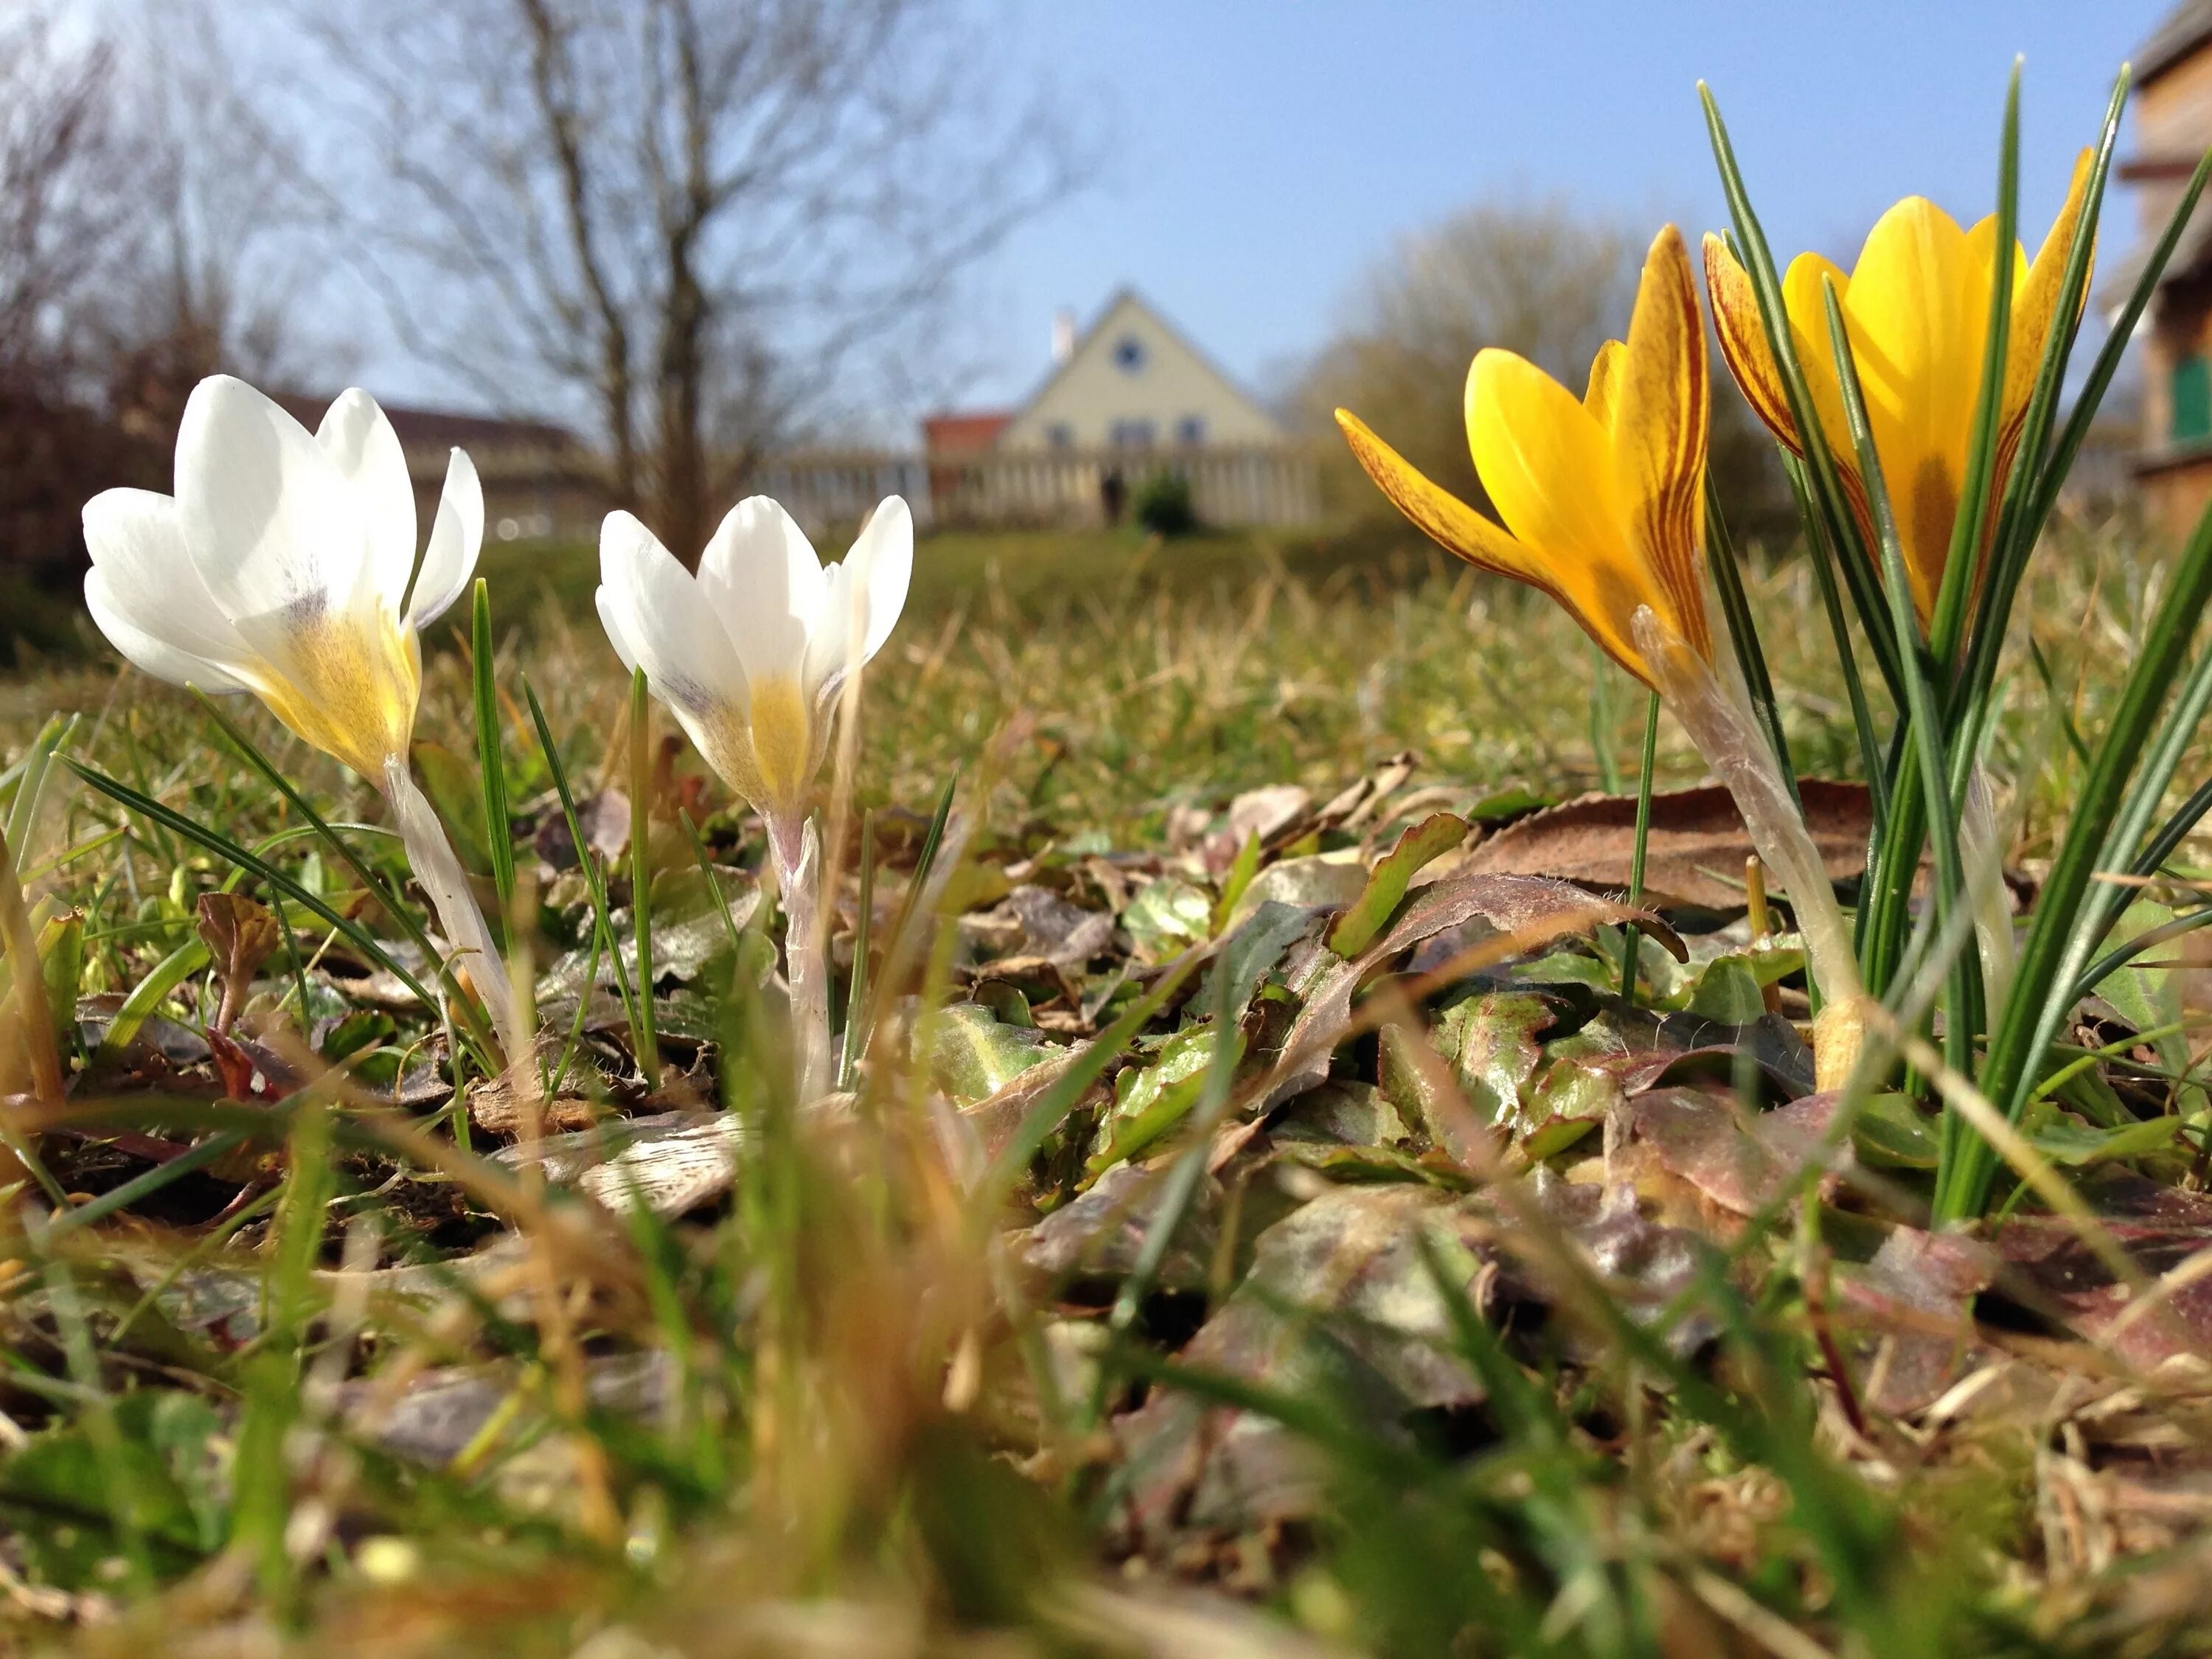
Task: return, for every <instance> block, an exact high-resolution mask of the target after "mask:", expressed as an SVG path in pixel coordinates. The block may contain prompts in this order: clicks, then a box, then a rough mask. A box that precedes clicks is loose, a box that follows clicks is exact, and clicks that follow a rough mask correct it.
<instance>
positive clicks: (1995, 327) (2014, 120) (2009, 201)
mask: <svg viewBox="0 0 2212 1659" xmlns="http://www.w3.org/2000/svg"><path fill="white" fill-rule="evenodd" d="M1997 157H1998V159H1997V212H1996V220H1997V223H1996V246H1997V257H1996V265H1997V268H1998V269H2001V270H2003V271H2004V273H2005V276H2006V278H2007V280H2005V281H2003V282H1992V283H1990V313H1989V324H1988V326H1987V327H1986V328H1985V329H1984V331H1983V335H1982V385H1981V390H1980V392H1978V395H1977V398H1976V401H1975V404H1974V423H1973V425H1972V428H1970V429H1969V435H1968V437H1967V441H1966V474H1965V477H1964V478H1963V479H1962V481H1961V483H1960V491H1959V507H1958V511H1957V513H1955V514H1954V516H1953V518H1952V520H1951V545H1950V548H1949V550H1948V552H1947V553H1946V554H1945V555H1944V559H1943V580H1942V583H1941V584H1940V585H1939V586H1938V587H1937V589H1936V613H1935V617H1934V618H1933V620H1932V622H1931V623H1930V625H1929V651H1930V653H1931V654H1932V655H1933V656H1934V657H1935V659H1936V665H1937V667H1938V668H1939V669H1940V670H1941V671H1942V674H1943V687H1944V696H1945V697H1946V699H1947V701H1948V697H1949V695H1950V675H1951V670H1952V665H1953V661H1954V659H1955V658H1956V657H1957V655H1958V653H1959V642H1960V638H1961V637H1962V636H1963V635H1964V633H1965V629H1966V609H1967V606H1968V605H1969V604H1970V603H1971V600H1972V593H1973V591H1974V586H1975V580H1974V578H1975V575H1976V573H1977V570H1978V567H1979V565H1980V563H1981V552H1982V538H1983V535H1984V532H1985V531H1986V530H1987V529H1988V526H1989V523H1990V495H1991V493H1992V485H1993V484H1994V483H1995V481H1996V465H1997V443H1998V439H1999V434H2000V428H2002V425H2003V423H2004V386H2005V367H2006V358H2007V356H2008V349H2009V347H2010V344H2011V340H2012V282H2011V280H2010V278H2011V276H2012V270H2013V262H2012V250H2013V248H2014V247H2015V246H2016V245H2017V243H2018V241H2019V238H2020V60H2019V59H2018V58H2015V59H2014V60H2013V65H2012V78H2011V80H2010V82H2009V83H2008V85H2007V87H2006V88H2005V112H2004V136H2003V138H2002V141H2001V142H2000V143H1999V145H1998V149H1997Z"/></svg>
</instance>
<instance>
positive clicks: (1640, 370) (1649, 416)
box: [1612, 225, 1712, 661]
mask: <svg viewBox="0 0 2212 1659" xmlns="http://www.w3.org/2000/svg"><path fill="white" fill-rule="evenodd" d="M1705 375H1706V369H1705V319H1703V318H1702V317H1701V316H1699V313H1698V285H1697V281H1696V279H1695V278H1694V277H1693V276H1692V275H1691V273H1690V256H1689V253H1688V252H1687V251H1686V249H1685V248H1684V247H1683V246H1682V234H1681V233H1680V231H1678V230H1676V229H1675V228H1674V226H1672V225H1668V226H1667V227H1666V228H1664V229H1662V231H1661V232H1660V233H1659V234H1658V237H1657V238H1656V240H1654V241H1653V242H1652V244H1651V250H1650V253H1649V254H1648V255H1647V256H1646V258H1645V259H1644V276H1643V279H1642V281H1641V282H1639V283H1638V284H1637V289H1636V311H1635V313H1634V316H1633V318H1632V320H1631V322H1630V324H1629V327H1628V343H1627V346H1626V349H1625V350H1623V351H1622V352H1621V353H1620V370H1619V378H1620V387H1619V391H1618V392H1617V394H1616V404H1615V412H1614V417H1613V433H1612V436H1613V477H1614V482H1615V483H1616V485H1617V487H1618V489H1619V490H1620V498H1621V501H1622V505H1623V506H1624V507H1625V508H1626V515H1627V524H1628V530H1629V538H1630V541H1631V543H1632V545H1633V546H1634V547H1635V549H1636V550H1637V551H1638V553H1640V554H1641V555H1642V562H1643V564H1644V568H1645V569H1646V571H1647V573H1648V574H1649V575H1650V578H1651V579H1652V580H1654V581H1656V584H1657V586H1658V589H1659V591H1660V592H1661V593H1662V594H1663V595H1664V596H1665V601H1666V602H1665V603H1664V604H1662V605H1656V606H1655V607H1654V608H1655V609H1656V610H1657V611H1659V613H1660V615H1661V616H1662V617H1665V618H1666V619H1667V621H1668V623H1670V624H1671V625H1672V626H1673V627H1674V629H1675V631H1676V632H1677V633H1679V634H1680V635H1682V637H1683V638H1684V639H1686V640H1687V641H1689V642H1690V644H1691V645H1692V647H1695V648H1696V650H1697V653H1698V654H1699V656H1701V657H1704V658H1705V659H1707V660H1708V661H1710V660H1711V658H1712V637H1711V633H1710V632H1709V631H1708V629H1707V626H1706V621H1705V590H1704V586H1703V582H1704V577H1703V573H1702V571H1701V569H1700V568H1699V562H1698V550H1699V547H1700V545H1701V544H1702V543H1703V540H1704V535H1705V428H1706V420H1707V413H1708V404H1709V402H1710V398H1711V388H1710V386H1708V384H1707V382H1706V378H1705Z"/></svg>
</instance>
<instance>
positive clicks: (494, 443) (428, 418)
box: [271, 392, 584, 454]
mask: <svg viewBox="0 0 2212 1659" xmlns="http://www.w3.org/2000/svg"><path fill="white" fill-rule="evenodd" d="M271 401H272V402H274V403H275V404H276V406H277V407H278V408H279V409H282V410H283V411H284V412H285V413H286V414H288V415H289V416H291V417H292V418H293V419H294V420H295V421H297V422H300V424H301V425H302V426H304V427H306V428H307V430H308V431H310V432H312V431H313V430H314V429H315V428H316V427H317V426H319V424H320V423H321V422H322V418H323V411H324V410H326V409H328V408H329V407H330V406H331V402H332V399H331V398H324V397H316V396H313V395H312V394H309V393H305V392H277V393H276V394H274V396H273V398H272V399H271ZM382 408H383V410H384V413H385V416H386V419H388V420H390V421H391V422H392V430H393V431H394V432H395V433H397V434H398V436H399V447H400V448H402V449H403V450H406V451H409V452H410V453H415V452H421V451H426V450H435V451H437V452H439V453H441V454H442V453H444V452H445V451H447V450H449V449H467V450H474V451H487V452H488V451H492V450H501V449H504V450H515V449H532V450H556V451H568V450H580V449H581V448H582V447H584V446H583V441H582V440H581V439H580V438H578V437H577V436H576V435H575V434H574V433H573V432H571V431H569V430H568V428H566V427H564V426H556V425H555V424H554V423H553V422H550V421H516V420H508V419H507V418H505V417H503V416H497V415H467V414H463V413H461V412H459V410H450V409H417V408H414V407H411V406H410V405H409V404H382Z"/></svg>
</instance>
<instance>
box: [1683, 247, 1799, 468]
mask: <svg viewBox="0 0 2212 1659" xmlns="http://www.w3.org/2000/svg"><path fill="white" fill-rule="evenodd" d="M1705 294H1706V296H1707V297H1708V298H1709V299H1710V300H1711V301H1712V307H1713V327H1714V330H1715V331H1716V332H1717V333H1718V334H1719V336H1720V340H1721V356H1723V358H1725V359H1726V360H1727V362H1728V366H1729V374H1732V375H1734V376H1735V383H1736V385H1737V386H1740V387H1741V389H1742V391H1743V397H1744V401H1745V402H1746V403H1747V404H1750V405H1751V412H1752V413H1753V414H1754V415H1756V416H1759V419H1760V420H1761V421H1763V422H1765V424H1766V429H1767V430H1768V431H1770V432H1771V433H1772V434H1773V435H1775V436H1776V437H1777V438H1778V439H1780V440H1781V441H1783V442H1784V444H1786V445H1788V446H1789V447H1790V449H1791V450H1792V451H1793V452H1795V453H1798V454H1802V453H1804V445H1803V444H1802V442H1801V441H1799V439H1798V436H1797V423H1796V422H1794V421H1792V420H1791V419H1790V394H1789V392H1787V391H1785V390H1784V386H1783V384H1782V372H1781V370H1780V369H1779V368H1777V367H1776V365H1775V362H1774V353H1773V352H1772V351H1771V350H1770V349H1768V347H1767V343H1766V329H1765V325H1764V324H1762V323H1761V322H1760V321H1759V295H1758V293H1757V291H1756V290H1755V289H1753V287H1752V285H1751V276H1750V274H1749V273H1748V272H1747V271H1746V270H1744V268H1743V267H1742V265H1741V264H1738V263H1737V261H1736V257H1735V254H1733V253H1731V252H1729V249H1728V244H1727V242H1726V241H1724V240H1722V239H1721V238H1720V237H1718V236H1717V235H1715V234H1713V233H1712V232H1711V231H1707V232H1706V233H1705Z"/></svg>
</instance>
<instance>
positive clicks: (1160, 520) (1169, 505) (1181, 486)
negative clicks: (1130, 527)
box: [1132, 472, 1198, 536]
mask: <svg viewBox="0 0 2212 1659" xmlns="http://www.w3.org/2000/svg"><path fill="white" fill-rule="evenodd" d="M1132 513H1133V516H1134V518H1135V519H1136V521H1137V522H1138V523H1139V525H1141V526H1144V528H1146V530H1149V531H1151V532H1152V534H1154V535H1155V536H1188V534H1189V533H1190V532H1192V531H1194V530H1195V529H1197V528H1198V512H1197V509H1196V508H1195V507H1193V506H1192V505H1191V500H1190V480H1189V479H1188V478H1186V477H1183V476H1182V474H1181V473H1179V472H1155V473H1153V474H1152V476H1151V477H1147V478H1146V480H1145V481H1144V482H1143V483H1140V484H1139V485H1138V486H1137V493H1136V498H1135V501H1133V503H1132Z"/></svg>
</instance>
